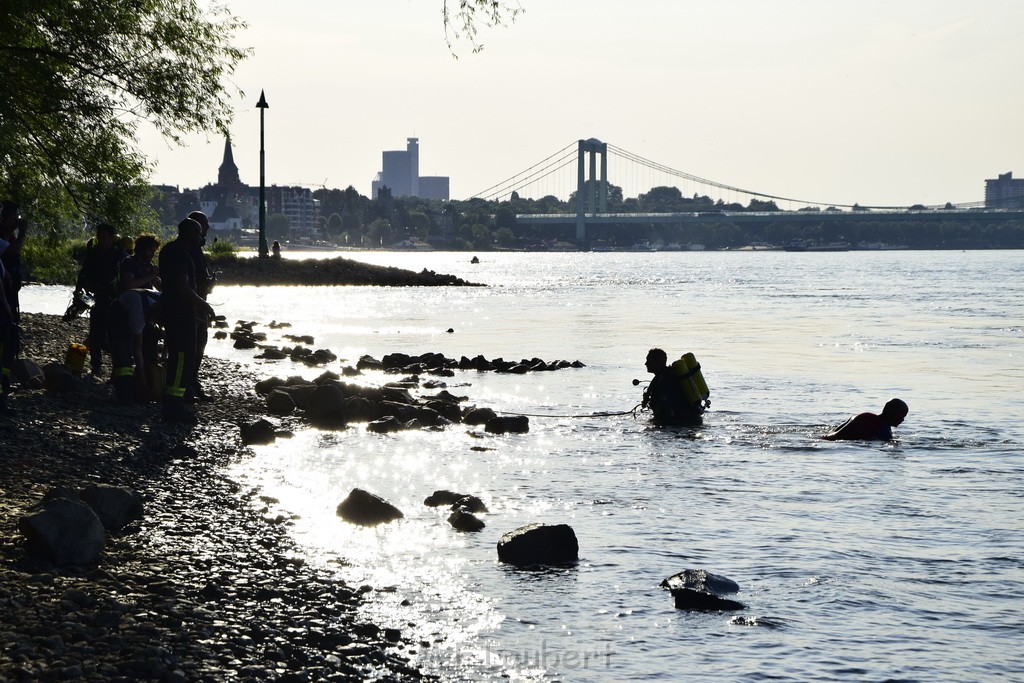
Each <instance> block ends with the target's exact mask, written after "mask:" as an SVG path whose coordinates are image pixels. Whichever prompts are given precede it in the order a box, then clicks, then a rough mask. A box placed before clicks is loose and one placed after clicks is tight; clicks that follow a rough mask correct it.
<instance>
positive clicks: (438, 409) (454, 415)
mask: <svg viewBox="0 0 1024 683" xmlns="http://www.w3.org/2000/svg"><path fill="white" fill-rule="evenodd" d="M426 407H427V408H429V409H430V410H432V411H434V412H435V413H437V414H439V415H441V416H442V417H443V418H444V419H446V420H448V421H449V422H462V409H461V408H459V406H458V405H456V404H455V403H449V402H448V401H427V403H426Z"/></svg>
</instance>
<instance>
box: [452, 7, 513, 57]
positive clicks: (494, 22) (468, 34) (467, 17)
mask: <svg viewBox="0 0 1024 683" xmlns="http://www.w3.org/2000/svg"><path fill="white" fill-rule="evenodd" d="M525 11H526V10H524V9H523V8H522V6H521V5H520V4H519V3H518V2H517V3H516V4H515V5H512V4H511V3H508V2H502V0H450V1H449V0H443V1H442V3H441V17H442V19H443V20H444V42H445V43H446V44H447V45H448V50H449V51H450V52H451V53H452V56H453V57H458V55H456V54H455V49H454V47H453V46H452V43H453V41H456V40H458V39H459V38H461V37H465V38H467V39H468V40H469V42H470V44H471V45H472V46H473V52H474V53H475V52H480V50H482V49H484V46H483V43H479V42H477V33H478V26H480V25H483V26H487V27H491V28H493V27H495V26H504V25H505V23H506V22H508V23H511V22H513V21H515V20H516V17H518V16H519V15H520V14H522V13H523V12H525Z"/></svg>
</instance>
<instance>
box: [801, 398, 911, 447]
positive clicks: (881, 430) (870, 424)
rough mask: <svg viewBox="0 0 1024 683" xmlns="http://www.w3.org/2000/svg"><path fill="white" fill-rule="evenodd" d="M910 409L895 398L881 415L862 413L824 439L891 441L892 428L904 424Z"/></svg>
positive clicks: (884, 408)
mask: <svg viewBox="0 0 1024 683" xmlns="http://www.w3.org/2000/svg"><path fill="white" fill-rule="evenodd" d="M909 412H910V408H908V407H907V404H906V403H904V402H903V401H901V400H900V399H898V398H894V399H892V400H891V401H889V402H888V403H886V404H885V406H884V407H883V408H882V414H881V415H875V414H874V413H861V414H859V415H854V416H853V417H851V418H850V419H849V420H847V421H846V422H844V423H843V424H842V425H840V426H839V427H837V428H836V429H835V430H834V431H832V432H831V433H829V434H826V435H825V436H823V437H821V438H823V439H828V440H829V441H891V440H892V428H893V427H898V426H900V425H901V424H903V420H905V419H906V418H907V413H909Z"/></svg>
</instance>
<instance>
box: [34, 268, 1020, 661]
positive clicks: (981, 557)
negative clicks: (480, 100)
mask: <svg viewBox="0 0 1024 683" xmlns="http://www.w3.org/2000/svg"><path fill="white" fill-rule="evenodd" d="M346 255H347V256H350V257H355V258H359V259H363V260H367V261H372V262H376V263H383V264H387V265H395V266H399V267H408V268H411V269H414V270H420V269H422V268H424V267H426V268H430V269H432V270H436V271H438V272H446V273H452V274H455V275H458V276H460V277H463V278H466V279H469V280H472V281H476V282H482V283H485V284H487V285H488V286H487V287H483V288H396V289H389V288H376V287H334V288H308V287H272V288H255V287H221V288H218V289H216V290H214V292H213V294H212V295H211V303H213V304H214V307H215V308H216V309H217V311H218V312H219V313H224V314H226V315H227V316H228V319H229V320H232V321H233V320H236V319H243V320H255V321H260V322H263V323H267V322H269V321H271V320H277V321H287V322H289V323H291V325H292V327H291V328H288V329H283V330H268V329H267V328H266V327H262V328H260V327H258V328H257V330H258V331H259V330H261V329H262V330H264V331H267V332H268V334H269V336H270V341H272V342H276V343H282V342H280V336H281V334H282V333H291V334H311V335H313V336H314V337H315V338H316V344H315V347H316V348H329V349H331V350H332V351H334V352H335V353H336V354H337V355H338V356H339V357H340V360H339V362H338V363H337V364H334V365H332V369H339V368H340V367H341V366H342V365H349V364H354V363H355V361H356V359H358V358H359V356H361V355H362V354H366V353H368V354H370V355H373V356H375V357H377V358H380V357H381V356H383V355H384V354H386V353H390V352H396V351H402V352H407V353H422V352H426V351H438V352H441V353H443V354H445V355H447V356H450V357H455V358H458V357H459V356H462V355H466V356H470V357H472V356H476V355H478V354H483V355H484V356H486V357H488V358H494V357H498V356H501V357H504V358H506V359H511V358H514V359H519V358H532V357H540V358H543V359H545V360H554V359H567V360H577V359H578V360H580V361H582V362H583V363H584V364H585V367H583V368H577V369H564V370H560V371H557V372H549V373H532V374H527V375H502V374H494V373H476V372H457V373H456V376H455V377H452V378H444V379H445V381H446V382H447V383H448V388H449V391H451V392H452V393H455V394H461V395H468V396H469V397H470V402H472V403H476V404H477V405H482V406H490V407H492V408H494V409H496V410H499V411H507V412H514V413H525V414H529V415H531V416H533V417H531V418H530V426H531V429H530V432H529V433H528V434H525V435H506V436H490V435H483V437H482V438H481V432H480V430H470V429H467V428H466V427H462V426H455V427H451V428H448V429H446V430H445V431H443V432H433V431H423V432H414V433H401V434H398V435H387V436H379V435H372V434H368V433H366V432H365V430H364V429H363V428H362V427H361V426H357V427H355V428H351V429H348V430H345V431H340V432H317V431H315V430H308V431H300V432H298V433H297V434H296V435H295V437H294V438H293V439H290V440H279V441H278V442H277V443H276V444H274V445H271V446H261V447H257V448H255V449H254V450H255V451H256V455H255V457H253V458H251V459H248V460H246V461H244V462H242V463H240V464H238V465H237V466H235V467H234V468H233V470H232V472H231V475H232V476H233V477H235V478H237V479H239V480H240V481H243V482H244V483H246V484H248V485H251V486H255V487H259V488H260V489H261V490H262V491H263V493H264V494H265V495H267V496H269V497H272V498H274V499H276V500H277V501H279V502H278V503H277V504H276V505H275V506H274V507H275V509H279V510H280V511H282V512H284V513H287V514H295V515H297V516H298V517H299V518H298V519H297V521H296V522H295V525H294V527H293V532H294V534H295V537H296V538H297V539H298V541H299V543H300V546H301V547H302V548H303V549H304V552H305V553H306V556H307V558H308V559H309V560H310V561H313V562H317V563H322V564H323V565H325V566H329V567H332V568H335V569H336V571H338V572H339V573H340V575H341V576H343V577H344V578H345V579H346V580H347V581H350V582H352V583H354V584H356V585H361V584H367V585H370V586H373V587H374V590H373V591H371V592H370V593H369V594H368V600H367V602H366V605H365V607H364V608H363V609H364V610H365V611H366V616H367V618H368V619H373V620H375V621H376V622H377V623H379V624H380V625H382V626H389V627H396V628H400V629H402V631H403V634H405V635H406V636H407V637H409V638H410V639H411V641H412V642H413V646H412V647H411V649H409V650H407V651H406V654H408V655H409V656H410V657H411V658H412V659H413V660H414V661H415V662H416V663H418V664H419V665H420V666H421V667H423V668H424V669H425V670H427V671H430V672H432V673H435V674H437V675H439V676H441V677H443V678H445V679H450V680H487V679H493V680H501V679H509V678H511V679H512V680H534V679H535V680H571V681H577V680H595V681H597V680H617V681H621V680H648V681H649V680H672V681H676V680H695V681H696V680H737V679H750V680H757V679H772V680H799V681H806V680H858V681H863V680H872V681H881V680H901V681H912V680H958V681H968V680H995V679H1001V680H1010V679H1016V680H1024V656H1022V654H1021V653H1022V652H1024V637H1022V633H1024V616H1022V613H1021V609H1020V608H1021V605H1022V604H1024V559H1022V549H1024V525H1022V524H1021V512H1022V507H1024V455H1022V453H1024V449H1022V444H1024V427H1022V417H1024V391H1022V389H1024V322H1022V321H1024V278H1022V270H1024V267H1022V256H1024V253H1022V252H1019V251H969V252H953V251H932V252H925V251H922V252H915V251H893V252H840V253H828V252H822V253H784V252H731V253H730V252H659V253H642V254H639V253H527V254H524V253H514V254H513V253H509V254H505V253H500V254H499V253H481V254H479V257H480V261H481V262H480V263H479V264H471V263H470V257H471V256H472V254H468V253H446V252H431V253H415V254H407V253H378V252H372V253H371V252H367V253H357V254H351V253H350V254H346ZM317 256H322V255H319V254H318V255H317ZM31 289H36V293H35V294H28V293H29V292H30V291H31ZM26 294H27V296H25V299H26V309H28V310H43V311H44V312H51V313H52V312H61V310H62V308H63V306H64V305H65V304H66V301H67V292H66V290H64V289H61V288H30V290H26ZM449 329H450V330H451V332H449V331H448V330H449ZM283 343H285V344H286V343H287V342H283ZM652 346H660V347H662V348H664V349H666V350H667V351H668V352H669V356H670V359H671V358H673V357H677V356H678V355H680V354H682V353H684V352H687V351H692V352H693V353H695V354H696V356H697V358H698V360H699V361H700V362H701V364H702V367H703V369H704V375H705V377H706V379H707V382H708V384H709V385H710V387H711V392H712V395H711V401H712V405H711V409H710V411H709V412H708V414H707V415H706V417H705V422H706V424H705V426H704V427H703V428H701V429H697V430H685V429H684V430H658V429H653V428H652V427H650V426H649V425H648V424H647V423H646V422H645V421H644V420H643V419H636V418H634V417H633V416H631V415H620V416H604V417H595V416H593V414H594V413H605V412H626V411H629V410H630V409H631V408H633V407H634V406H635V405H636V404H637V403H638V402H639V393H640V390H639V389H638V388H636V387H634V386H633V385H632V383H631V380H632V379H633V378H638V379H645V378H646V377H647V375H646V374H645V373H644V369H643V361H644V356H645V355H646V352H647V349H648V348H650V347H652ZM210 353H211V354H212V355H216V356H221V357H225V358H230V359H236V360H238V361H239V362H242V363H245V364H247V365H253V366H257V367H258V368H259V370H260V371H261V372H263V373H265V374H267V375H270V374H278V375H282V376H287V375H291V374H305V375H307V376H310V377H312V376H315V375H316V374H319V372H320V371H319V370H309V369H305V368H301V369H300V368H299V367H296V366H293V365H292V364H291V363H290V361H280V362H277V363H271V362H266V363H265V364H264V363H261V362H260V361H255V360H253V358H252V352H251V351H238V350H235V349H233V348H231V346H230V345H229V344H228V343H227V342H211V346H210ZM390 379H393V376H384V375H381V374H376V375H375V374H373V373H369V374H367V375H365V376H364V377H362V378H360V380H361V381H367V382H371V383H383V382H384V381H388V380H390ZM895 396H898V397H900V398H902V399H904V400H905V401H906V402H907V403H908V404H909V406H910V414H909V417H908V418H907V420H906V422H905V423H904V424H903V425H902V426H900V427H899V428H897V429H896V430H895V432H896V434H897V440H896V441H894V442H892V443H887V444H879V443H832V442H826V441H822V440H820V439H819V438H818V437H820V435H821V434H823V433H825V432H826V431H827V429H828V428H829V426H832V425H836V424H838V423H840V422H842V421H843V420H845V419H846V418H847V417H848V416H849V415H851V414H853V413H856V412H861V411H865V410H872V411H875V412H877V411H879V410H880V409H881V407H882V405H883V404H884V403H885V401H887V400H888V399H890V398H892V397H895ZM471 432H472V433H471ZM481 447H482V448H481ZM356 486H358V487H362V488H366V489H368V490H370V491H373V492H375V493H377V494H379V495H381V496H383V497H384V498H386V499H388V500H389V501H391V502H393V503H394V504H395V505H397V506H398V507H399V508H400V509H402V510H403V511H404V512H405V515H406V517H405V519H404V520H401V521H399V522H397V523H393V524H389V525H385V526H382V527H378V528H376V529H363V528H355V527H351V526H349V525H347V524H346V523H344V522H342V521H340V520H339V519H338V518H337V517H336V516H335V507H336V506H337V504H338V503H339V502H340V501H341V500H342V499H343V498H344V497H345V495H346V494H347V493H348V491H349V490H350V489H351V488H353V487H356ZM442 488H448V489H453V490H459V491H465V492H468V493H473V494H476V495H479V496H480V497H482V498H483V499H484V501H485V502H486V503H487V505H488V506H489V508H490V512H489V513H488V514H486V515H483V516H482V518H483V519H484V520H485V521H486V524H487V527H486V528H485V529H484V530H483V531H481V532H480V533H477V534H461V533H458V532H455V531H454V530H453V529H451V527H450V526H449V525H448V524H447V522H446V521H445V517H446V513H444V512H442V511H441V510H439V509H434V508H428V507H425V506H423V504H422V501H423V499H424V498H425V497H426V496H427V495H428V494H430V493H431V492H432V491H433V490H435V489H442ZM531 522H547V523H567V524H569V525H571V526H572V527H573V528H574V530H575V532H576V535H577V537H578V538H579V542H580V561H579V563H578V565H577V566H575V567H572V568H563V569H557V570H551V571H546V572H537V571H520V570H515V569H512V568H509V567H507V566H504V565H501V564H499V563H498V562H497V556H496V551H495V544H496V542H497V541H498V539H499V538H500V536H501V535H502V534H503V533H505V532H507V531H510V530H512V529H515V528H516V527H519V526H521V525H523V524H527V523H531ZM686 568H704V569H707V570H709V571H711V572H714V573H718V574H721V575H724V576H726V577H729V578H731V579H733V580H735V581H736V582H738V583H739V584H740V586H741V590H740V592H739V593H738V594H737V595H736V596H735V597H736V598H737V599H738V600H740V601H742V602H743V603H745V604H746V605H747V606H748V609H747V610H746V611H744V612H742V613H739V614H740V618H739V619H737V618H736V616H737V615H736V614H733V613H690V612H681V611H677V610H675V609H674V608H673V604H672V599H671V597H670V596H669V594H668V593H667V592H666V591H664V590H663V589H661V588H659V587H658V584H659V582H660V581H661V580H662V579H663V578H665V577H667V576H669V575H671V574H674V573H676V572H678V571H681V570H682V569H686Z"/></svg>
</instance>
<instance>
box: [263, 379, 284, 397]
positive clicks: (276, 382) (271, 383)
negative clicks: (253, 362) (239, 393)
mask: <svg viewBox="0 0 1024 683" xmlns="http://www.w3.org/2000/svg"><path fill="white" fill-rule="evenodd" d="M284 385H285V381H284V380H283V379H281V378H280V377H268V378H267V379H264V380H260V381H259V382H256V393H257V394H260V395H261V396H266V395H267V394H269V393H270V392H271V391H273V390H274V389H277V388H278V387H283V386H284Z"/></svg>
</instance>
